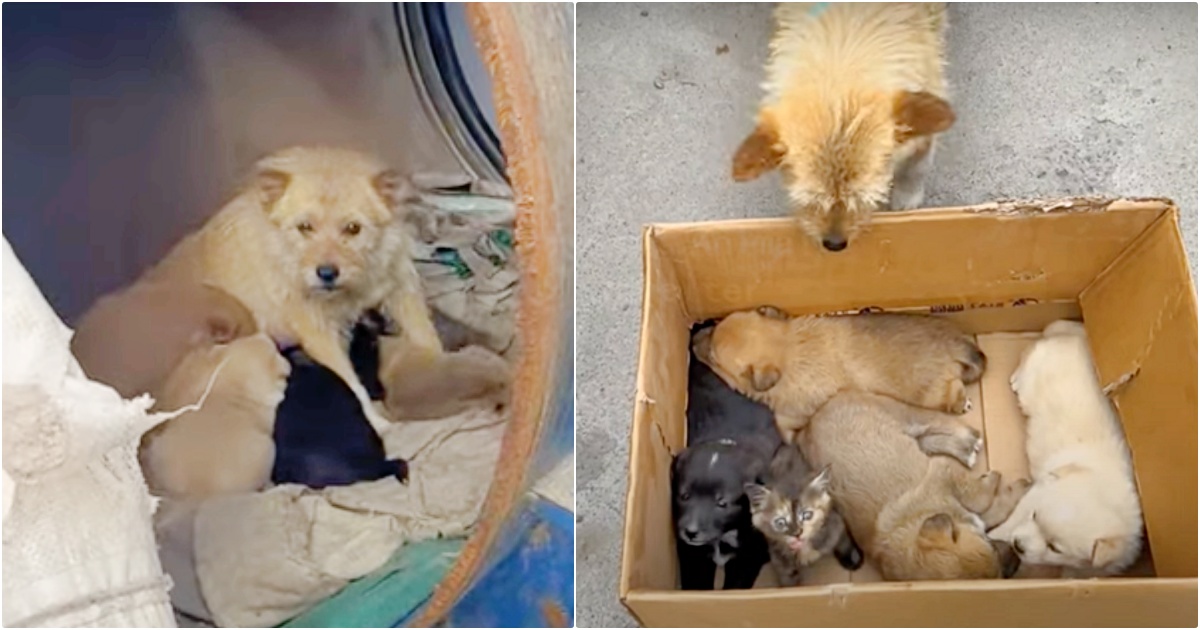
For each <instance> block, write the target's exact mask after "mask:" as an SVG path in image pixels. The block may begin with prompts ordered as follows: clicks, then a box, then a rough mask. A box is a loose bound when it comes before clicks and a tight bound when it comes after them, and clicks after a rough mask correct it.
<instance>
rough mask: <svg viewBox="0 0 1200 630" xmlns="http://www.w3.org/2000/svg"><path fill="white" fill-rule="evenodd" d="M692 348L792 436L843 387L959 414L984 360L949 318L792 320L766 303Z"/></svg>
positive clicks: (708, 332)
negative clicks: (766, 409) (769, 409)
mask: <svg viewBox="0 0 1200 630" xmlns="http://www.w3.org/2000/svg"><path fill="white" fill-rule="evenodd" d="M693 347H694V350H695V353H696V356H697V357H699V358H700V360H701V361H703V362H705V363H706V364H708V365H709V366H710V367H712V368H713V370H714V371H715V372H716V373H717V374H719V375H720V376H721V378H722V379H724V380H725V382H726V383H728V384H729V385H730V386H731V387H733V388H734V389H736V390H737V391H739V392H741V393H743V394H745V395H747V396H749V397H751V398H753V399H755V400H757V401H759V402H762V403H765V404H766V405H767V406H768V407H770V408H771V410H772V411H774V412H775V421H776V423H777V424H778V426H779V432H780V434H782V435H783V436H784V439H785V440H787V441H789V442H790V441H792V440H793V438H794V434H795V432H796V431H799V430H801V429H803V428H804V426H805V425H806V424H807V422H808V419H809V417H811V416H812V414H813V413H815V412H816V410H817V409H819V408H820V407H821V405H823V404H825V402H826V401H827V400H829V399H830V398H831V397H832V396H833V395H834V394H836V393H837V392H839V391H842V390H846V389H853V390H859V391H867V392H874V393H876V394H882V395H885V396H890V397H892V398H895V399H896V400H900V401H903V402H906V403H909V404H912V405H916V406H918V407H925V408H928V409H936V410H939V411H945V412H948V413H954V414H962V413H965V412H966V411H967V410H969V409H970V400H968V399H967V391H966V385H967V384H968V383H974V382H975V381H978V380H979V378H980V377H981V376H982V375H983V370H984V367H985V366H986V364H987V358H986V357H985V356H984V354H983V352H981V351H980V350H979V347H978V346H977V345H975V342H974V340H973V339H972V338H971V337H970V336H968V335H966V334H964V333H963V332H962V331H960V330H959V329H958V328H956V327H955V326H954V325H953V324H951V323H949V322H947V321H944V320H940V319H936V318H933V317H925V316H920V315H904V314H895V313H878V314H875V313H872V314H864V315H849V316H835V317H815V316H801V317H789V316H788V315H787V314H785V313H783V312H782V311H780V310H779V309H776V308H773V307H769V306H764V307H761V308H759V309H758V310H754V311H743V312H738V313H734V314H732V315H730V316H728V317H726V318H725V319H723V320H721V322H720V323H718V324H717V325H716V326H715V327H714V328H712V329H709V330H706V331H702V332H701V333H699V334H698V335H697V336H696V338H695V340H694V342H693Z"/></svg>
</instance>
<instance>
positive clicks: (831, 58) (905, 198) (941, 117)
mask: <svg viewBox="0 0 1200 630" xmlns="http://www.w3.org/2000/svg"><path fill="white" fill-rule="evenodd" d="M945 28H946V9H945V6H944V4H940V3H933V4H916V3H893V4H880V3H863V4H834V5H829V4H828V3H816V4H806V3H783V4H780V5H779V7H778V8H777V9H776V11H775V33H774V36H773V37H772V40H771V51H770V59H769V61H768V62H767V77H766V82H765V83H764V88H765V90H766V95H765V97H764V99H763V101H762V105H761V106H760V109H759V112H758V121H757V127H756V128H755V130H754V132H753V133H751V134H750V136H749V137H747V138H746V139H745V140H744V141H743V142H742V144H741V146H740V147H739V148H738V150H737V153H736V154H735V155H734V158H733V178H734V179H735V180H737V181H747V180H751V179H755V178H757V177H758V176H759V175H761V174H763V173H764V172H767V171H770V170H774V169H776V168H777V167H780V166H782V171H783V177H784V180H785V182H786V187H787V192H788V196H789V197H790V199H791V204H792V206H793V208H794V214H795V216H796V219H797V220H798V222H799V225H800V227H801V228H802V229H803V230H804V232H805V233H807V234H808V235H809V236H811V237H812V238H813V239H815V240H817V241H819V242H820V243H821V244H822V245H823V246H824V247H825V249H827V250H830V251H840V250H842V249H845V248H846V246H847V244H848V243H849V242H850V240H851V239H853V238H854V237H855V235H856V234H858V232H859V231H860V230H861V229H862V228H863V227H864V226H866V225H867V224H868V223H869V222H870V218H871V213H872V212H874V211H875V210H877V209H881V208H888V207H890V208H892V209H909V208H915V207H917V206H918V205H920V203H921V201H922V199H923V197H924V177H925V173H926V172H927V171H928V169H929V163H930V162H931V160H932V154H933V145H934V134H937V133H940V132H943V131H945V130H946V129H949V128H950V126H951V125H952V124H953V123H954V112H953V111H952V110H951V108H950V105H949V104H948V103H947V102H946V100H945V99H946V81H945V78H944V77H943V65H944V61H943V58H944V49H945V41H944V31H945Z"/></svg>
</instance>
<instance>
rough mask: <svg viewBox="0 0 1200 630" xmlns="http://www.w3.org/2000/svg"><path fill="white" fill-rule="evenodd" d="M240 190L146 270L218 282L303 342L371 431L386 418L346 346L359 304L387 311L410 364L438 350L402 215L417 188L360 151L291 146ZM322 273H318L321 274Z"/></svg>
mask: <svg viewBox="0 0 1200 630" xmlns="http://www.w3.org/2000/svg"><path fill="white" fill-rule="evenodd" d="M254 170H255V172H254V176H253V178H252V179H251V181H250V183H249V184H248V185H247V186H246V188H245V189H244V190H243V191H242V192H240V193H239V194H238V195H237V196H236V197H235V198H234V199H233V200H232V201H230V202H229V203H228V204H227V205H226V206H225V207H224V208H223V209H222V210H221V211H220V212H218V213H217V215H216V216H214V217H213V218H212V219H210V220H209V221H208V223H206V224H205V225H204V227H203V228H201V229H200V230H199V231H198V232H196V233H194V234H192V235H190V236H188V237H187V238H185V239H184V240H183V241H182V242H181V243H179V244H178V245H177V246H176V247H175V248H174V249H173V250H172V252H171V253H170V254H169V255H168V256H167V258H166V259H164V260H163V261H162V262H161V263H160V264H159V265H158V266H157V267H155V268H153V269H151V270H150V271H149V272H148V273H147V274H146V275H147V277H150V278H154V279H161V280H163V281H166V282H183V281H192V282H200V283H204V284H209V285H212V286H216V287H219V288H221V289H223V290H225V291H226V292H228V293H229V294H230V295H233V296H234V297H235V298H237V299H238V300H239V301H241V303H242V304H244V305H245V306H246V307H247V308H248V309H249V310H250V312H251V313H253V315H254V318H255V320H256V321H257V323H258V326H259V328H260V329H261V330H263V331H265V332H266V333H267V334H269V335H270V336H271V337H272V338H274V339H275V340H276V341H278V342H280V343H281V345H300V346H301V347H303V348H304V352H305V353H306V354H307V355H309V356H310V357H312V358H313V360H315V361H316V362H318V363H320V364H321V365H324V366H325V367H328V368H329V369H330V370H332V371H333V372H334V373H335V374H337V375H338V377H339V378H341V379H342V380H343V381H344V382H345V383H346V384H347V385H348V386H349V387H350V389H351V390H352V391H353V392H354V394H355V397H356V398H357V399H358V401H359V402H360V404H361V405H362V406H363V410H364V412H365V413H366V415H367V418H368V419H369V420H370V421H371V424H372V426H373V427H374V428H375V429H376V431H379V430H381V429H382V428H383V427H384V426H385V425H386V423H387V419H386V418H384V417H383V415H382V414H381V413H379V412H378V411H377V410H376V409H375V408H374V407H373V406H372V405H371V401H370V397H369V395H368V392H367V391H366V389H365V387H364V386H363V384H362V383H361V382H360V381H359V379H358V377H357V376H356V375H355V373H354V368H353V366H352V365H351V362H350V358H349V356H348V352H347V351H348V346H349V337H350V329H351V327H352V326H353V325H354V323H355V322H356V321H358V319H359V317H360V316H361V315H362V313H363V312H364V311H367V310H369V309H379V310H380V311H381V312H382V313H383V314H384V315H385V316H386V317H388V318H389V319H391V320H394V321H395V322H396V323H397V325H398V326H399V329H400V331H401V336H399V337H389V338H386V339H385V340H384V341H382V342H381V343H382V352H383V355H384V357H385V359H384V361H385V362H386V360H387V359H386V357H388V356H390V354H392V353H393V352H397V351H404V352H405V353H406V355H407V356H408V360H409V363H410V365H411V366H412V368H413V369H420V368H421V366H422V362H423V361H426V360H429V359H430V358H432V357H436V356H437V355H439V354H440V353H441V351H442V346H441V342H440V341H439V339H438V335H437V331H436V330H435V329H434V326H433V323H432V319H431V315H430V312H429V309H428V307H427V305H426V303H425V296H424V292H423V290H422V288H421V280H420V276H419V275H418V273H417V270H416V267H415V265H414V263H413V260H412V257H411V251H412V246H411V238H412V237H411V235H410V234H409V232H408V228H407V226H406V222H405V216H406V214H407V207H406V202H407V201H408V200H410V199H411V197H412V195H413V189H412V186H411V185H410V184H409V183H408V182H407V180H405V179H404V178H403V177H401V176H400V175H399V174H398V173H396V172H394V171H391V170H389V169H387V168H386V167H385V166H384V165H383V164H381V163H379V162H377V161H375V160H374V159H373V158H370V157H368V156H365V155H362V154H360V153H357V152H354V151H349V150H344V149H332V148H310V147H295V148H290V149H285V150H283V151H280V152H278V153H275V154H273V155H271V156H268V157H266V158H264V159H263V160H261V161H260V162H259V163H258V164H257V165H256V166H255V169H254ZM322 276H324V277H322Z"/></svg>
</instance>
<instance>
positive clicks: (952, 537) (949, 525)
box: [918, 513, 958, 546]
mask: <svg viewBox="0 0 1200 630" xmlns="http://www.w3.org/2000/svg"><path fill="white" fill-rule="evenodd" d="M918 540H919V541H920V542H922V543H925V544H927V545H933V546H945V545H948V544H953V543H954V542H956V541H957V540H958V530H957V529H956V528H955V527H954V519H952V518H950V515H949V514H946V513H940V514H934V515H933V516H930V517H929V518H927V519H925V522H924V523H921V533H920V534H919V535H918Z"/></svg>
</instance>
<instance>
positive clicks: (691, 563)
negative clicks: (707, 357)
mask: <svg viewBox="0 0 1200 630" xmlns="http://www.w3.org/2000/svg"><path fill="white" fill-rule="evenodd" d="M687 419H688V431H687V437H688V447H687V448H686V449H684V450H683V452H681V453H679V454H678V455H677V456H676V457H675V460H674V461H673V462H672V464H671V494H672V501H671V506H672V512H673V515H674V520H675V526H676V541H675V545H676V551H677V553H678V555H679V575H680V582H681V587H682V588H683V589H684V590H712V588H713V581H714V578H715V576H716V570H717V567H718V566H723V567H724V569H725V585H724V588H726V589H742V588H750V587H752V586H754V581H755V580H756V579H757V578H758V574H759V572H760V571H761V570H762V567H763V565H764V564H766V563H767V561H768V559H769V555H768V551H767V543H766V540H765V539H764V538H763V536H762V534H761V533H760V532H758V530H756V529H755V528H754V525H753V523H752V522H751V520H750V504H749V500H748V499H747V497H746V491H745V484H747V483H762V482H763V476H764V474H765V473H766V470H767V466H768V465H769V464H770V461H771V457H772V455H773V454H774V452H775V449H776V448H778V446H779V444H780V443H781V442H780V439H779V434H778V433H777V432H776V431H775V424H774V420H773V419H772V417H771V411H770V410H769V409H767V408H766V407H764V406H762V405H760V404H758V403H755V402H754V401H752V400H749V399H747V398H745V397H744V396H742V395H740V394H738V393H737V392H735V391H733V390H731V389H730V388H729V387H728V386H727V385H725V383H724V382H722V381H721V379H720V377H718V376H717V375H716V374H714V373H713V371H712V370H710V369H709V368H708V367H707V366H705V365H704V364H703V363H701V362H700V361H698V360H696V358H695V357H694V356H693V357H691V360H690V366H689V369H688V407H687Z"/></svg>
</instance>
